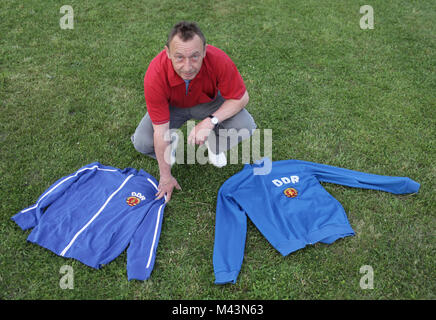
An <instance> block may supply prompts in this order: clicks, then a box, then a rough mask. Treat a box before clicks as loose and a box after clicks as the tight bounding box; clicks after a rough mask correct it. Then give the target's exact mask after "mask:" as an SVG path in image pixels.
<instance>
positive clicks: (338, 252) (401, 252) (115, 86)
mask: <svg viewBox="0 0 436 320" xmlns="http://www.w3.org/2000/svg"><path fill="white" fill-rule="evenodd" d="M64 4H68V5H70V6H72V8H73V9H74V29H72V30H63V29H61V28H60V26H59V20H60V18H61V17H62V16H63V14H61V13H60V12H59V10H60V7H61V6H62V5H64ZM364 4H370V5H371V6H372V7H373V9H374V29H367V30H363V29H361V28H360V24H359V21H360V19H361V17H362V16H363V14H361V13H360V12H359V8H360V6H362V5H364ZM184 19H185V20H194V21H197V22H198V23H199V25H200V27H201V28H202V30H203V32H204V33H205V35H206V38H207V41H208V43H210V44H212V45H215V46H217V47H219V48H221V49H223V50H224V51H225V52H226V53H227V54H228V55H229V56H230V57H231V58H232V59H233V61H234V62H235V63H236V65H237V66H238V69H239V71H240V72H241V74H242V76H243V78H244V80H245V83H246V86H247V88H248V91H249V94H250V103H249V105H248V106H247V109H248V110H249V111H250V113H251V114H252V115H253V117H254V119H255V121H256V123H257V126H258V128H259V129H261V130H262V129H272V158H273V160H282V159H299V160H306V161H313V162H317V163H324V164H329V165H334V166H338V167H343V168H348V169H353V170H358V171H363V172H368V173H375V174H381V175H392V176H407V177H410V178H412V179H414V180H415V181H418V182H419V183H420V184H421V189H420V191H419V193H418V194H415V195H404V196H396V195H393V194H389V193H384V192H378V191H372V190H363V189H354V188H348V187H344V186H340V185H334V184H324V186H325V188H326V189H327V190H328V192H330V193H331V194H332V195H333V196H334V197H335V198H336V199H337V200H339V201H340V202H341V203H342V205H343V206H344V208H345V210H346V212H347V215H348V218H349V221H350V224H351V226H352V227H353V229H354V230H355V232H356V235H355V236H354V237H347V238H344V239H341V240H338V241H336V242H335V243H333V244H331V245H326V244H315V245H313V246H308V247H306V248H304V249H302V250H299V251H297V252H294V253H292V254H290V255H288V256H287V257H283V256H281V255H280V254H279V253H278V252H277V251H276V250H275V249H274V248H273V247H272V246H271V245H270V244H269V243H268V242H267V240H266V239H265V238H264V237H263V236H262V235H261V234H260V232H259V231H258V230H257V229H256V228H255V226H254V225H253V224H252V223H251V222H249V224H248V232H247V242H246V248H245V256H244V262H243V265H242V269H241V272H240V275H239V278H238V282H237V283H236V284H234V285H224V286H217V285H215V284H214V283H213V281H214V275H213V266H212V251H213V242H214V226H215V205H216V196H217V192H218V189H219V187H220V186H221V185H222V183H224V181H226V180H227V179H228V178H229V177H230V176H232V175H234V174H235V173H237V172H238V171H239V170H241V169H242V166H243V164H242V161H241V162H240V163H238V164H230V165H228V166H226V167H224V168H222V169H217V168H215V167H213V166H211V165H209V164H206V165H200V164H195V165H180V164H179V165H176V166H175V167H174V168H173V175H174V176H175V177H176V178H177V180H178V182H179V183H180V185H181V187H182V189H183V190H182V191H176V192H175V193H174V194H173V198H172V200H171V202H170V203H169V204H168V206H167V208H166V209H165V214H164V221H163V226H162V233H161V237H160V242H159V247H158V251H157V258H156V264H155V268H154V270H153V273H152V276H151V278H150V279H149V280H147V281H144V282H141V281H130V282H129V281H127V276H126V253H125V252H124V253H123V254H121V255H120V256H119V257H118V258H117V259H115V260H114V261H112V262H111V263H109V264H108V265H106V266H104V267H103V268H102V269H100V270H94V269H91V268H89V267H87V266H85V265H83V264H82V263H80V262H78V261H75V260H71V259H64V258H62V257H59V256H56V255H55V254H53V253H52V252H50V251H48V250H46V249H43V248H41V247H39V246H37V245H34V244H31V243H28V242H26V238H27V236H28V234H29V233H30V230H27V231H22V230H21V229H20V228H19V227H18V226H17V225H16V224H15V223H13V222H12V221H11V220H10V218H11V217H12V216H13V215H14V214H15V213H17V212H18V211H20V210H21V209H23V208H26V207H27V206H30V205H32V204H33V203H34V202H35V201H36V200H37V198H38V196H39V195H40V194H41V193H42V192H43V191H44V190H46V189H47V188H48V187H49V186H50V185H51V184H52V183H53V182H54V181H56V180H57V179H59V178H61V177H62V176H65V175H68V174H70V173H72V172H74V171H76V170H77V169H78V168H80V167H82V166H83V165H86V164H88V163H91V162H94V161H98V162H100V163H102V164H105V165H110V166H114V167H118V168H125V167H134V168H137V169H139V168H142V169H144V170H146V171H148V172H149V173H150V174H152V175H154V176H155V177H156V178H158V177H159V172H158V166H157V162H156V161H154V160H152V159H150V158H148V157H145V156H143V155H141V154H139V153H138V152H137V151H136V150H135V149H134V148H133V146H132V144H131V142H130V136H131V134H132V133H133V132H134V130H135V128H136V126H137V124H138V123H139V121H140V120H141V118H142V117H143V115H144V114H145V112H146V106H145V101H144V96H143V77H144V74H145V71H146V69H147V66H148V63H149V62H150V60H151V59H152V58H153V57H154V56H155V55H156V54H157V53H158V52H160V50H162V49H163V46H164V43H165V41H166V36H167V33H168V31H169V29H170V28H171V27H172V26H173V25H174V24H175V23H176V22H178V21H179V20H184ZM435 21H436V4H435V2H434V1H432V0H420V1H410V0H398V1H385V0H372V1H368V2H361V1H354V0H350V1H315V0H296V1H289V0H277V1H273V0H252V1H230V0H213V1H209V0H202V1H179V0H171V1H170V0H158V1H157V0H156V1H155V0H150V1H136V0H132V1H108V0H98V1H97V0H96V1H84V0H69V1H66V2H65V3H64V2H59V1H52V0H45V1H12V0H2V1H1V3H0V112H1V113H0V150H1V152H0V197H1V201H0V299H3V300H15V299H273V300H274V299H280V300H281V299H435V298H436V296H435V295H436V286H435V283H436V282H435V279H436V272H435V271H436V268H435V233H434V232H435V212H436V206H435V203H436V201H435V191H436V190H435V179H436V152H435V147H436V144H435V141H436V138H435V137H436V130H435V129H436V23H435ZM185 129H186V128H185ZM186 136H187V135H185V138H186ZM253 160H256V159H253ZM63 265H69V266H71V267H72V268H73V270H74V289H71V290H70V289H61V288H60V285H59V281H60V279H61V277H62V276H63V274H61V273H60V268H61V267H62V266H63ZM362 266H371V267H372V269H373V271H374V277H373V289H362V288H361V286H360V281H361V279H362V277H364V276H365V273H360V269H361V267H362Z"/></svg>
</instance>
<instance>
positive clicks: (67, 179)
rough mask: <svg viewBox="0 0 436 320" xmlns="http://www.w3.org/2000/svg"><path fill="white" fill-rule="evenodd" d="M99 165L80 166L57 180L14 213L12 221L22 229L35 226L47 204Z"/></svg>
mask: <svg viewBox="0 0 436 320" xmlns="http://www.w3.org/2000/svg"><path fill="white" fill-rule="evenodd" d="M99 165H100V164H99V163H97V162H95V163H92V164H89V165H87V166H84V167H82V168H80V169H79V170H77V171H76V172H74V173H72V174H70V175H68V176H64V177H62V178H61V179H59V180H57V181H56V182H55V183H53V184H52V185H51V186H50V187H49V188H48V189H47V190H45V191H44V192H43V193H42V194H41V195H40V196H39V198H38V200H37V201H36V203H35V204H34V205H32V206H30V207H28V208H26V209H23V210H21V211H20V212H18V213H17V214H16V215H14V216H13V217H12V218H11V219H12V221H14V222H15V223H16V224H18V226H19V227H20V228H21V229H22V230H26V229H30V228H33V227H35V226H36V225H37V224H38V223H39V220H40V219H41V216H42V215H43V213H44V211H45V209H46V208H47V207H48V206H49V205H51V204H52V203H53V202H55V201H56V200H57V199H58V198H60V197H61V196H62V195H63V194H64V193H65V191H66V190H67V189H68V188H70V187H71V185H72V184H74V183H75V182H76V181H77V180H78V179H79V178H80V177H81V176H83V175H85V174H87V173H89V172H90V171H92V170H94V169H96V168H97V167H98V166H99Z"/></svg>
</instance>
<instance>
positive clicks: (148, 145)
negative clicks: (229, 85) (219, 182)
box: [131, 95, 256, 159]
mask: <svg viewBox="0 0 436 320" xmlns="http://www.w3.org/2000/svg"><path fill="white" fill-rule="evenodd" d="M224 101H225V99H224V98H223V97H222V96H221V95H218V97H217V98H216V99H215V100H213V101H211V102H208V103H203V104H199V105H196V106H194V107H192V108H177V107H173V106H170V124H169V126H170V129H178V128H180V127H181V126H183V124H184V123H185V122H186V121H188V120H191V119H195V120H203V119H205V118H206V117H207V116H208V115H210V114H212V113H214V112H215V111H216V110H217V109H218V108H219V107H220V106H221V105H222V104H223V103H224ZM223 129H224V130H223ZM229 129H235V130H229ZM241 129H244V130H241ZM254 129H256V124H255V122H254V120H253V117H252V116H251V115H250V113H249V112H248V111H247V110H246V109H245V108H244V109H242V110H241V111H240V112H238V113H237V114H235V115H234V116H233V117H231V118H229V119H226V120H224V121H222V122H221V123H219V124H218V125H217V126H216V127H215V129H214V130H212V131H211V133H210V134H209V137H208V143H209V146H210V148H211V150H212V151H215V153H216V154H218V153H219V152H223V151H227V150H229V149H231V148H232V147H234V146H235V145H237V144H238V143H240V142H241V141H243V140H245V139H247V138H249V137H250V136H251V135H252V134H253V131H254ZM153 133H154V129H153V125H152V123H151V119H150V116H149V115H148V113H146V115H145V116H144V117H143V118H142V120H141V122H140V123H139V125H138V127H137V128H136V130H135V133H134V134H133V135H132V136H131V141H132V143H133V146H134V147H135V149H136V150H137V151H138V152H140V153H142V154H145V155H148V156H150V157H152V158H154V159H156V154H155V152H154V139H153ZM188 134H189V132H188ZM232 135H234V136H233V138H232ZM179 143H180V142H179Z"/></svg>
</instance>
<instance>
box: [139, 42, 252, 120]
mask: <svg viewBox="0 0 436 320" xmlns="http://www.w3.org/2000/svg"><path fill="white" fill-rule="evenodd" d="M218 90H219V91H220V93H221V95H222V96H223V98H224V99H241V98H242V96H243V95H244V93H245V90H246V88H245V84H244V81H243V80H242V77H241V75H240V73H239V71H238V69H237V68H236V66H235V64H234V63H233V61H232V60H231V59H230V58H229V56H227V54H225V53H224V51H222V50H220V49H218V48H216V47H214V46H211V45H208V46H207V50H206V56H205V57H204V59H203V64H202V66H201V68H200V71H199V72H198V74H197V75H196V76H195V78H194V79H192V80H191V82H190V83H189V89H188V93H187V94H186V86H185V82H184V81H183V79H182V78H181V77H180V76H179V75H178V74H177V73H176V72H175V71H174V68H173V65H172V62H171V60H170V59H168V57H167V54H166V52H165V50H162V51H161V52H160V53H159V54H158V55H157V56H156V57H155V58H154V59H153V60H152V61H151V62H150V65H149V66H148V69H147V72H146V73H145V77H144V96H145V102H146V105H147V111H148V114H149V116H150V118H151V121H152V122H153V123H154V124H164V123H166V122H168V121H169V120H170V111H169V106H170V105H171V106H174V107H178V108H190V107H193V106H196V105H198V104H200V103H206V102H210V101H212V100H213V99H215V98H216V96H217V94H218Z"/></svg>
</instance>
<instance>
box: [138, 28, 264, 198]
mask: <svg viewBox="0 0 436 320" xmlns="http://www.w3.org/2000/svg"><path fill="white" fill-rule="evenodd" d="M144 95H145V102H146V106H147V113H146V115H145V116H144V118H143V119H142V120H141V122H140V123H139V125H138V127H137V128H136V131H135V133H134V134H133V135H132V137H131V140H132V142H133V145H134V147H135V149H136V150H137V151H139V152H141V153H143V154H146V155H148V156H150V157H153V158H155V159H157V161H158V165H159V172H160V178H159V186H158V189H159V192H158V193H157V198H158V199H160V198H162V197H164V196H166V201H167V202H168V201H169V200H170V199H171V195H172V192H173V190H174V188H177V189H181V188H180V185H179V184H178V182H177V180H176V179H175V178H174V177H173V176H172V174H171V165H172V164H173V163H174V162H175V154H174V150H175V148H174V146H176V145H177V142H178V136H177V135H175V136H173V137H174V138H175V139H176V141H173V142H171V147H170V148H168V147H169V145H170V139H168V136H169V135H168V133H169V130H170V129H178V128H180V127H181V126H182V125H183V124H184V123H185V122H186V121H188V120H190V119H195V120H201V121H200V122H199V123H198V124H197V125H196V126H195V127H194V128H193V130H192V131H191V132H190V133H189V135H188V143H190V144H198V145H202V144H204V143H205V144H206V146H207V149H208V158H209V162H210V163H212V164H213V165H215V166H216V167H223V166H225V165H226V164H227V158H226V155H225V153H224V152H225V151H227V150H229V149H230V148H232V147H233V146H234V145H235V142H236V144H238V143H239V142H241V141H242V140H244V139H246V138H248V137H249V135H250V134H251V133H252V132H253V130H254V129H256V124H255V122H254V120H253V118H252V116H251V115H250V114H249V113H248V111H247V110H246V109H245V106H246V105H247V103H248V100H249V98H248V93H247V90H246V87H245V84H244V81H243V79H242V77H241V75H240V73H239V72H238V70H237V68H236V66H235V64H234V63H233V61H232V60H231V59H230V58H229V57H228V56H227V55H226V54H225V53H224V52H223V51H222V50H220V49H218V48H216V47H214V46H211V45H208V44H206V39H205V37H204V35H203V33H202V32H201V30H200V29H199V27H198V26H197V24H196V23H189V22H185V21H182V22H179V23H177V24H176V25H175V26H174V27H173V29H172V30H171V31H170V33H169V35H168V41H167V43H166V46H165V48H164V50H162V51H161V52H160V53H159V54H158V55H157V56H156V57H155V58H154V59H153V60H152V61H151V63H150V65H149V66H148V69H147V72H146V74H145V77H144ZM219 129H227V130H229V129H235V130H236V131H238V132H239V130H241V129H247V130H243V131H244V132H247V133H248V136H245V137H244V136H239V137H238V138H237V139H236V140H235V139H232V138H231V137H230V136H229V135H227V134H226V135H224V136H223V135H220V134H219V133H220V130H219ZM227 132H228V131H227ZM233 132H235V131H233ZM168 153H170V154H168Z"/></svg>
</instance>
